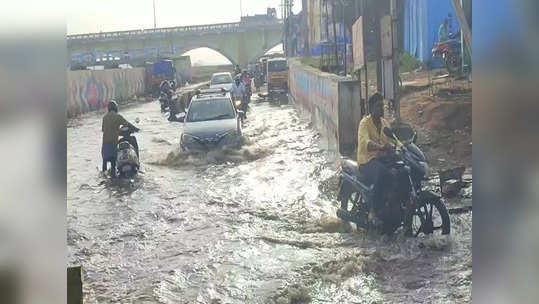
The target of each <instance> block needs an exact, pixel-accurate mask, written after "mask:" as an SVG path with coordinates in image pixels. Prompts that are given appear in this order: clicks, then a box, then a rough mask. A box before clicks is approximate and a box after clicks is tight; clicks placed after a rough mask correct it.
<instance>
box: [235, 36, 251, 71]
mask: <svg viewBox="0 0 539 304" xmlns="http://www.w3.org/2000/svg"><path fill="white" fill-rule="evenodd" d="M238 35H239V37H238V64H239V65H240V67H242V68H244V67H247V63H248V61H249V54H248V50H249V48H248V47H247V46H248V45H247V33H245V32H242V33H238Z"/></svg>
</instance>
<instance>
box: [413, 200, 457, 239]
mask: <svg viewBox="0 0 539 304" xmlns="http://www.w3.org/2000/svg"><path fill="white" fill-rule="evenodd" d="M408 232H409V233H410V234H411V235H413V236H414V237H417V236H419V235H420V234H423V235H430V234H435V235H447V234H449V233H450V232H451V223H450V221H449V213H448V212H447V208H446V207H445V205H444V203H443V202H442V201H441V200H440V199H433V200H429V201H428V202H426V203H425V204H423V205H421V206H419V207H418V208H416V209H415V210H414V211H413V213H412V215H411V219H410V222H409V227H408Z"/></svg>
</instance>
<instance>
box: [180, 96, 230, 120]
mask: <svg viewBox="0 0 539 304" xmlns="http://www.w3.org/2000/svg"><path fill="white" fill-rule="evenodd" d="M235 117H236V115H235V111H234V107H233V106H232V103H231V102H230V100H229V99H224V98H219V99H205V100H197V101H195V102H193V103H191V105H190V106H189V112H188V113H187V120H186V121H187V122H196V121H206V120H219V119H231V118H235Z"/></svg>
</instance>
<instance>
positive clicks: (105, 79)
mask: <svg viewBox="0 0 539 304" xmlns="http://www.w3.org/2000/svg"><path fill="white" fill-rule="evenodd" d="M67 73H68V74H67V77H68V84H69V85H68V88H67V89H68V97H69V100H68V113H67V114H68V116H70V117H71V116H74V115H77V114H80V113H85V112H88V111H96V110H99V109H102V108H103V107H106V106H107V104H108V103H109V102H110V101H111V100H113V99H114V100H117V101H119V102H121V101H124V100H127V99H128V98H129V97H132V96H134V95H139V94H143V93H144V69H143V68H137V69H128V70H103V71H68V72H67Z"/></svg>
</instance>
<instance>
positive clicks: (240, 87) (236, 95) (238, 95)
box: [230, 77, 246, 118]
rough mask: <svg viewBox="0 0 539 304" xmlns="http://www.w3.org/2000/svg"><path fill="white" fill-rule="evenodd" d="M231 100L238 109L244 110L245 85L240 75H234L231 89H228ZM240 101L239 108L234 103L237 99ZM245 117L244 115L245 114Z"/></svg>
mask: <svg viewBox="0 0 539 304" xmlns="http://www.w3.org/2000/svg"><path fill="white" fill-rule="evenodd" d="M230 94H231V97H232V101H234V105H235V106H236V107H237V109H238V110H244V107H245V106H246V104H245V95H246V90H245V85H244V83H243V82H242V81H241V79H240V77H236V78H235V79H234V84H233V85H232V90H231V91H230ZM238 100H239V101H241V108H239V107H238V106H237V104H236V102H237V101H238ZM245 118H246V116H245Z"/></svg>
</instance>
